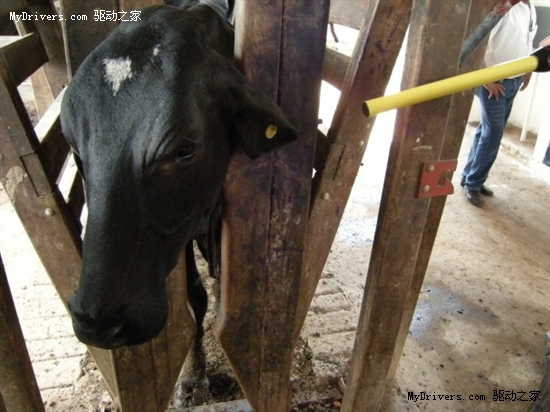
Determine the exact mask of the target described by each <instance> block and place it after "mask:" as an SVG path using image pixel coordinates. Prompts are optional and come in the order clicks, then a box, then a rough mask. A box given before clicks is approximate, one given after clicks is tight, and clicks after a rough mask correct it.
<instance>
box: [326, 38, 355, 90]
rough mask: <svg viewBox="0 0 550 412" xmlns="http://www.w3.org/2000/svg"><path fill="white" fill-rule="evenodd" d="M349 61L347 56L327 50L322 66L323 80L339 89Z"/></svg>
mask: <svg viewBox="0 0 550 412" xmlns="http://www.w3.org/2000/svg"><path fill="white" fill-rule="evenodd" d="M350 61H351V59H350V57H349V56H346V55H345V54H343V53H340V52H337V51H336V50H333V49H329V48H327V49H326V51H325V62H324V64H323V80H324V81H326V82H327V83H329V84H331V85H333V86H334V87H336V88H337V89H341V88H342V84H343V83H344V78H345V76H346V71H347V70H348V66H349V63H350Z"/></svg>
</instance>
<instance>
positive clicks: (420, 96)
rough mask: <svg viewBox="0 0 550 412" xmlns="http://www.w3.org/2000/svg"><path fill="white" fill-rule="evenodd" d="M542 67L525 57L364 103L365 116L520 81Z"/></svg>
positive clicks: (537, 60) (533, 58)
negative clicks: (495, 83) (491, 84)
mask: <svg viewBox="0 0 550 412" xmlns="http://www.w3.org/2000/svg"><path fill="white" fill-rule="evenodd" d="M538 67H539V59H538V58H537V57H536V56H533V55H531V56H529V57H524V58H522V59H518V60H513V61H511V62H508V63H503V64H499V65H496V66H492V67H487V68H485V69H481V70H476V71H473V72H470V73H465V74H461V75H458V76H454V77H450V78H448V79H444V80H439V81H436V82H433V83H428V84H425V85H423V86H418V87H414V88H412V89H408V90H404V91H402V92H400V93H396V94H392V95H389V96H383V97H377V98H375V99H371V100H367V101H365V102H363V112H364V113H365V116H367V117H370V116H376V115H377V114H379V113H382V112H385V111H388V110H392V109H400V108H402V107H406V106H411V105H413V104H418V103H422V102H426V101H428V100H433V99H437V98H439V97H443V96H447V95H449V94H453V93H456V92H460V91H462V90H467V89H472V88H474V87H478V86H481V85H482V84H487V83H492V82H496V81H499V80H502V79H508V78H511V77H517V76H519V75H521V74H523V73H529V72H532V71H534V70H536V69H537V68H538Z"/></svg>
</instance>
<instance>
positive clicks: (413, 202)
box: [342, 0, 471, 412]
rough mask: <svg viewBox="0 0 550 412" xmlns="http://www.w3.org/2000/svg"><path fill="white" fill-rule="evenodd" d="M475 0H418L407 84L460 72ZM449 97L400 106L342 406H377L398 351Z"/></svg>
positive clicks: (348, 409) (344, 408)
mask: <svg viewBox="0 0 550 412" xmlns="http://www.w3.org/2000/svg"><path fill="white" fill-rule="evenodd" d="M470 2H471V0H458V1H455V2H453V3H452V4H450V3H448V2H441V1H438V0H416V1H415V2H414V7H413V9H412V14H411V24H410V28H409V43H408V47H407V56H406V62H405V68H404V79H403V88H410V87H414V86H416V85H418V84H423V83H428V82H431V81H435V80H438V79H441V78H445V77H450V76H453V75H456V73H457V70H458V62H459V58H460V49H461V46H462V40H463V39H464V34H465V28H466V23H467V21H468V14H469V9H470ZM450 101H451V98H450V97H445V98H441V99H438V100H433V101H430V102H426V103H423V104H420V105H417V106H412V107H408V108H406V109H404V110H401V111H398V114H397V120H396V127H395V132H394V138H393V143H392V146H391V149H390V156H389V161H388V168H387V172H386V180H385V183H384V190H383V193H382V201H381V204H380V213H379V216H378V225H377V228H376V234H375V239H374V243H373V248H372V254H371V260H370V264H369V271H368V275H367V284H366V287H365V294H364V297H363V303H362V307H361V315H360V320H359V325H358V330H357V334H356V338H355V345H354V349H353V355H352V360H351V369H350V373H349V377H348V385H347V389H346V392H345V395H344V400H343V405H342V411H343V412H352V411H366V412H371V411H378V410H379V407H380V403H381V400H382V395H383V393H384V387H385V384H386V380H387V378H388V373H389V369H390V364H391V361H392V358H393V357H394V356H399V354H397V353H396V342H397V338H398V334H399V330H400V327H401V321H402V318H403V314H404V312H405V302H406V300H405V299H404V297H406V296H407V294H408V293H409V289H410V284H411V280H412V278H413V276H414V270H415V265H416V261H417V259H418V256H417V255H418V249H419V247H420V243H421V242H422V235H423V232H424V229H425V227H426V224H427V223H428V222H429V220H430V217H429V216H428V211H429V203H430V199H429V198H428V199H419V198H417V197H416V196H417V191H418V176H419V173H420V171H421V168H422V164H423V163H424V162H427V161H433V160H438V159H439V155H440V153H441V148H442V147H443V139H442V136H443V134H444V132H445V128H446V125H447V117H448V115H449V109H450Z"/></svg>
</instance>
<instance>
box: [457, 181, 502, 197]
mask: <svg viewBox="0 0 550 412" xmlns="http://www.w3.org/2000/svg"><path fill="white" fill-rule="evenodd" d="M465 185H466V182H465V181H464V178H462V179H460V186H462V187H464V186H465ZM479 192H480V193H481V194H482V195H483V196H487V197H492V196H493V195H494V194H495V193H494V192H493V191H492V190H491V189H489V188H488V187H487V186H485V185H481V189H480V190H479Z"/></svg>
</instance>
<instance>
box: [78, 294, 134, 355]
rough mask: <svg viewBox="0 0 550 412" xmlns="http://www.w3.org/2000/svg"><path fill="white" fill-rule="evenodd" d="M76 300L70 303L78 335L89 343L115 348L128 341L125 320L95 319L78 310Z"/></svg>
mask: <svg viewBox="0 0 550 412" xmlns="http://www.w3.org/2000/svg"><path fill="white" fill-rule="evenodd" d="M74 303H75V302H74V300H71V302H70V303H69V309H70V312H71V315H72V320H73V329H74V332H75V334H76V337H77V338H78V339H79V340H80V341H81V342H83V343H85V344H87V345H92V346H97V347H99V348H103V349H115V348H118V347H121V346H124V345H125V344H126V343H127V337H126V332H125V322H124V321H122V320H120V319H109V318H98V319H94V318H92V317H91V316H89V315H88V314H86V313H83V312H81V311H79V310H77V308H78V306H77V305H75V304H74Z"/></svg>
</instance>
